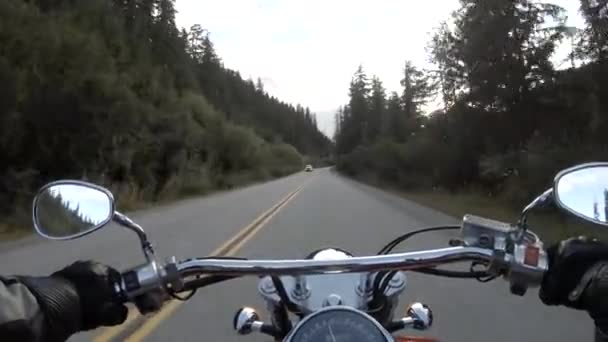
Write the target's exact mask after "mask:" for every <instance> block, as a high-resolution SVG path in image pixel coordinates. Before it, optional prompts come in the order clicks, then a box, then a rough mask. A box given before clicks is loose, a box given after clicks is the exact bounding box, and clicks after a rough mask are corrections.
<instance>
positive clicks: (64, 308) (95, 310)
mask: <svg viewBox="0 0 608 342" xmlns="http://www.w3.org/2000/svg"><path fill="white" fill-rule="evenodd" d="M22 281H23V283H24V284H25V285H26V286H28V288H29V289H30V290H31V291H32V293H33V294H34V295H35V296H36V298H37V299H38V302H39V304H40V306H41V309H42V312H43V313H44V315H45V318H46V322H47V325H48V329H49V330H51V332H52V335H53V336H55V337H57V338H58V339H61V338H67V337H69V336H70V335H71V334H73V333H76V332H78V331H82V330H90V329H95V328H97V327H99V326H109V325H117V324H121V323H123V322H124V321H125V319H126V318H127V314H128V310H127V308H126V306H124V305H123V304H122V303H121V302H120V301H119V299H118V298H117V296H116V295H115V293H114V284H115V283H116V282H118V281H120V273H119V272H118V271H116V270H115V269H112V268H110V267H107V266H105V265H102V264H99V263H96V262H93V261H78V262H75V263H73V264H72V265H70V266H68V267H66V268H64V269H62V270H61V271H58V272H55V273H53V275H52V276H51V277H22Z"/></svg>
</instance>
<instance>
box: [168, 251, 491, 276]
mask: <svg viewBox="0 0 608 342" xmlns="http://www.w3.org/2000/svg"><path fill="white" fill-rule="evenodd" d="M493 256H494V254H493V252H492V251H491V250H488V249H484V248H477V247H450V248H441V249H434V250H427V251H417V252H406V253H395V254H388V255H375V256H363V257H352V258H348V259H341V260H297V259H296V260H234V259H213V258H202V259H193V260H185V261H182V262H180V263H178V264H177V270H178V272H179V274H180V275H181V276H183V277H187V276H192V275H199V274H218V275H231V276H244V275H301V274H327V273H330V274H331V273H348V272H376V271H381V270H403V271H407V270H412V269H416V268H425V267H434V266H437V265H440V264H446V263H451V262H458V261H469V260H470V261H491V260H492V259H493Z"/></svg>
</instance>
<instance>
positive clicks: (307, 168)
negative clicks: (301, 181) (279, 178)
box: [304, 164, 312, 172]
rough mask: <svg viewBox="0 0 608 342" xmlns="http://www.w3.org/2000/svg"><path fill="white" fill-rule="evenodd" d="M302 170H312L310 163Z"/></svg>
mask: <svg viewBox="0 0 608 342" xmlns="http://www.w3.org/2000/svg"><path fill="white" fill-rule="evenodd" d="M304 171H306V172H312V165H310V164H308V165H306V167H305V168H304Z"/></svg>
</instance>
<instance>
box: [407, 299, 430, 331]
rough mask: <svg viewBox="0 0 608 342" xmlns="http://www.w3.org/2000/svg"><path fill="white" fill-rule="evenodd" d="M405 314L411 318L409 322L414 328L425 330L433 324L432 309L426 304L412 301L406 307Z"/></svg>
mask: <svg viewBox="0 0 608 342" xmlns="http://www.w3.org/2000/svg"><path fill="white" fill-rule="evenodd" d="M407 316H408V317H409V318H411V319H412V320H411V324H412V326H413V327H414V329H417V330H427V329H428V328H430V327H431V326H432V325H433V311H431V308H429V306H428V305H426V304H422V303H418V302H416V303H412V304H411V305H410V306H409V307H408V308H407ZM404 322H405V320H404Z"/></svg>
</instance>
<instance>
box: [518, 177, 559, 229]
mask: <svg viewBox="0 0 608 342" xmlns="http://www.w3.org/2000/svg"><path fill="white" fill-rule="evenodd" d="M552 202H553V188H550V189H547V190H545V192H543V193H542V194H540V195H539V196H538V197H536V198H535V199H534V200H533V201H532V202H530V204H528V205H527V206H526V207H525V208H524V210H523V211H522V212H521V216H520V217H519V221H518V222H517V226H518V227H519V230H520V233H519V236H518V239H523V237H524V236H525V234H526V231H527V230H528V215H529V214H530V212H531V211H532V210H533V209H535V208H542V207H544V206H546V205H548V204H550V203H552Z"/></svg>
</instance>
